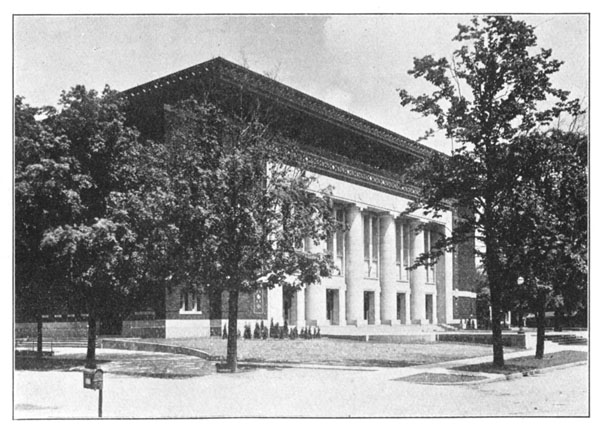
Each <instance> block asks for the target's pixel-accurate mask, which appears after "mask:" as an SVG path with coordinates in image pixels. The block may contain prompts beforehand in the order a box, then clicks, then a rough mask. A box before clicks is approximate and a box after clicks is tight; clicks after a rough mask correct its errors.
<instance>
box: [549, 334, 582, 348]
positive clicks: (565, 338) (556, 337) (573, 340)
mask: <svg viewBox="0 0 600 431" xmlns="http://www.w3.org/2000/svg"><path fill="white" fill-rule="evenodd" d="M544 339H545V340H547V341H551V342H553V343H556V344H561V345H577V346H587V344H588V340H587V338H585V337H582V336H580V335H575V334H551V335H546V336H545V337H544Z"/></svg>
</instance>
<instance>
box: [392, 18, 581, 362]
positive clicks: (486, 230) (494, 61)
mask: <svg viewBox="0 0 600 431" xmlns="http://www.w3.org/2000/svg"><path fill="white" fill-rule="evenodd" d="M454 40H455V41H458V42H460V43H462V46H461V47H460V48H459V49H457V50H456V51H454V54H453V56H452V58H451V59H450V60H448V59H446V58H440V59H434V58H433V57H432V56H425V57H423V58H420V59H415V60H414V67H413V69H412V70H410V71H409V74H411V75H413V76H414V77H415V78H423V79H425V80H426V81H427V82H429V83H430V84H431V85H432V86H433V87H434V91H433V92H432V93H431V94H423V95H420V96H412V95H410V94H409V93H408V92H407V91H406V90H399V95H400V99H401V104H402V105H403V106H407V105H410V106H411V109H412V110H413V111H415V112H418V113H420V114H422V115H424V116H431V117H433V119H434V120H435V123H436V126H437V127H438V128H439V129H441V130H443V131H444V132H445V136H446V137H447V138H449V139H452V140H453V142H455V143H456V148H455V150H454V151H453V154H452V155H451V156H450V157H445V156H443V155H440V154H434V155H433V156H432V157H431V159H430V160H428V161H427V162H426V163H424V164H422V165H421V166H419V167H418V168H416V169H415V172H414V178H415V179H416V180H417V181H418V182H419V183H420V185H421V186H422V192H421V196H420V199H418V200H417V202H416V203H415V207H417V206H421V207H424V208H425V210H426V212H427V213H433V214H434V215H438V214H439V213H440V211H443V210H445V209H447V207H448V205H454V206H455V207H458V208H462V209H464V211H463V213H462V214H461V217H460V218H459V219H458V220H456V223H455V224H453V230H452V233H451V235H449V236H448V237H445V238H441V239H440V240H439V241H438V242H437V244H436V247H435V248H434V250H433V251H432V252H431V253H428V254H425V255H421V256H420V258H419V259H418V260H417V262H416V263H417V264H430V262H431V259H432V258H436V257H437V256H439V255H440V254H441V253H442V252H443V251H444V250H446V249H452V247H453V246H454V245H455V244H457V243H461V242H464V241H466V240H467V239H471V238H472V237H473V236H474V235H476V236H477V237H478V239H479V240H480V241H481V242H482V243H483V244H484V246H485V249H484V250H475V252H476V253H477V254H479V255H480V256H481V258H482V263H483V266H484V268H485V271H486V274H487V277H488V281H489V289H490V301H491V308H492V334H493V353H494V364H495V365H496V366H503V365H504V355H503V345H502V327H501V314H502V312H503V308H504V309H505V308H506V306H507V303H508V302H509V299H510V297H509V295H507V293H508V292H510V291H511V289H512V286H514V285H515V284H516V277H512V276H511V277H507V274H506V271H505V269H506V262H505V260H506V255H505V254H504V251H505V249H506V248H505V247H504V244H502V237H503V235H504V234H503V229H505V228H506V225H505V224H504V220H505V218H504V216H505V214H506V213H510V212H511V211H513V210H512V207H511V205H512V202H511V196H512V194H511V190H512V187H513V185H514V184H515V181H516V177H515V176H514V175H513V172H512V170H511V169H508V168H509V166H508V165H507V163H506V162H507V160H508V157H507V153H508V151H509V148H510V146H511V144H512V143H514V141H515V139H516V138H518V137H520V136H523V135H527V134H528V133H531V132H533V131H535V130H537V129H539V128H543V127H546V126H548V125H550V124H551V123H552V122H553V121H554V120H556V118H557V117H558V116H559V115H560V114H561V113H567V114H570V115H577V114H579V113H580V108H579V103H578V101H577V100H568V92H566V91H563V90H560V89H557V88H555V87H554V86H553V85H552V83H551V81H550V77H551V76H552V74H553V73H555V72H557V71H558V70H559V68H560V65H561V62H560V61H558V60H554V59H551V50H546V49H541V50H540V52H539V53H534V48H535V47H536V36H535V34H534V27H532V26H530V25H528V24H526V23H525V22H523V21H517V20H514V19H513V18H512V17H510V16H486V17H482V18H480V17H475V18H473V20H472V21H471V23H470V24H467V25H459V26H458V34H457V35H456V37H455V38H454Z"/></svg>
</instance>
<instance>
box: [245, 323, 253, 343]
mask: <svg viewBox="0 0 600 431" xmlns="http://www.w3.org/2000/svg"><path fill="white" fill-rule="evenodd" d="M244 339H245V340H250V339H252V329H251V328H250V325H248V324H246V325H244Z"/></svg>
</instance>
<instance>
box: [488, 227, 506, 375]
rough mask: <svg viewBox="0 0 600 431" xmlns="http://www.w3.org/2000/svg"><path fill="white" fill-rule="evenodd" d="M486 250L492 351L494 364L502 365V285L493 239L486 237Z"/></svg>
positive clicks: (501, 275) (496, 365)
mask: <svg viewBox="0 0 600 431" xmlns="http://www.w3.org/2000/svg"><path fill="white" fill-rule="evenodd" d="M485 245H486V250H487V264H486V269H487V273H488V282H489V287H490V305H491V308H492V322H491V323H492V350H493V353H494V366H495V367H504V347H503V342H502V287H503V274H501V273H500V272H501V271H500V269H501V265H500V262H499V259H498V256H497V254H496V250H497V245H496V244H495V241H494V240H493V239H490V238H488V241H486V243H485Z"/></svg>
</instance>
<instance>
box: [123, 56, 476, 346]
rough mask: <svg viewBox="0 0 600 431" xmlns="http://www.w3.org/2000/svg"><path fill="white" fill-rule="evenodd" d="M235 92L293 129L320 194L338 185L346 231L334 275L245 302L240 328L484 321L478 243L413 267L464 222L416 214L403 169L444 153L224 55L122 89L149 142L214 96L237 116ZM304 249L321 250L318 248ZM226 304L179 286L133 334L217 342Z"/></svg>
mask: <svg viewBox="0 0 600 431" xmlns="http://www.w3.org/2000/svg"><path fill="white" fill-rule="evenodd" d="M231 94H236V96H235V98H238V99H239V98H242V99H244V100H246V101H248V103H256V101H259V102H260V104H261V106H262V107H267V108H268V109H267V110H268V111H270V112H271V113H274V115H272V118H271V120H270V123H271V125H272V127H282V128H283V127H285V129H286V133H285V139H286V140H291V141H293V142H294V143H295V144H296V147H295V148H297V150H296V151H297V152H298V153H297V154H295V156H296V157H298V156H301V157H302V158H303V160H304V162H305V164H306V166H308V170H309V173H310V174H312V175H313V176H314V177H315V178H316V179H315V181H314V183H313V186H314V187H315V190H321V189H323V188H324V187H327V186H330V187H331V190H332V197H333V201H334V212H335V217H336V219H337V220H338V221H340V222H342V223H343V224H345V225H346V227H347V228H346V229H345V230H340V231H338V232H336V233H335V235H333V236H332V237H331V238H330V239H329V241H327V243H326V244H323V245H322V246H320V247H319V248H320V250H319V251H327V252H329V253H330V254H331V255H332V256H333V258H334V260H335V264H336V267H337V270H336V273H335V275H333V276H332V277H330V278H326V279H323V281H322V283H321V284H316V285H309V286H302V287H301V289H300V290H298V291H296V292H287V293H284V291H283V289H281V288H275V289H271V290H266V291H258V292H255V293H253V294H247V295H242V296H241V299H240V314H239V326H240V327H241V326H243V325H244V324H245V323H249V324H251V325H252V326H254V323H255V322H260V321H264V322H265V323H267V324H269V323H270V322H271V320H272V321H273V322H279V323H280V324H283V323H284V322H287V323H288V325H291V326H294V325H298V326H299V327H305V326H319V327H326V326H330V325H339V326H345V325H352V326H363V325H427V324H429V325H436V324H442V323H445V324H456V323H458V322H459V321H460V320H461V319H468V318H473V316H475V315H476V313H475V292H474V286H472V279H473V274H474V273H475V260H474V255H473V244H465V245H463V246H461V247H459V248H457V249H456V250H455V251H454V252H446V253H445V254H444V255H443V256H442V257H441V258H440V259H439V260H438V262H437V263H436V264H435V265H433V266H430V267H419V268H417V269H414V270H408V269H407V267H409V266H410V265H412V263H413V260H414V259H415V257H417V256H418V255H419V254H421V253H422V252H424V251H426V250H428V249H429V248H430V247H431V245H432V244H434V243H435V241H436V239H437V238H438V237H439V236H441V235H446V234H448V233H449V232H450V231H451V229H452V223H453V219H454V218H455V217H456V214H455V212H454V210H452V209H448V210H447V211H446V212H445V213H444V214H443V215H442V217H441V218H436V219H430V218H427V217H426V216H424V215H423V214H420V213H418V212H417V213H410V214H407V213H406V210H407V208H408V205H409V204H410V202H411V201H412V200H413V199H414V198H415V197H416V196H417V194H418V189H417V188H416V187H415V186H414V185H411V184H409V183H408V182H406V181H405V180H404V177H403V174H404V173H405V171H406V169H407V168H408V167H409V166H410V165H411V164H413V163H415V162H417V161H419V160H421V159H423V158H425V157H428V156H429V155H430V154H431V153H432V152H433V151H435V150H433V149H431V148H429V147H426V146H424V145H421V144H419V143H417V142H414V141H412V140H410V139H407V138H405V137H403V136H401V135H399V134H396V133H394V132H391V131H389V130H386V129H384V128H382V127H380V126H377V125H375V124H373V123H371V122H369V121H366V120H364V119H362V118H359V117H357V116H355V115H352V114H350V113H348V112H345V111H343V110H341V109H338V108H336V107H334V106H332V105H329V104H327V103H325V102H323V101H321V100H319V99H316V98H314V97H311V96H309V95H307V94H304V93H302V92H300V91H297V90H295V89H293V88H290V87H288V86H286V85H284V84H281V83H279V82H277V81H275V80H273V79H270V78H268V77H265V76H263V75H260V74H257V73H255V72H252V71H250V70H248V69H246V68H244V67H241V66H238V65H236V64H234V63H231V62H229V61H227V60H224V59H222V58H215V59H213V60H210V61H207V62H205V63H201V64H198V65H196V66H193V67H190V68H188V69H185V70H182V71H180V72H176V73H173V74H171V75H168V76H165V77H162V78H159V79H156V80H154V81H151V82H148V83H145V84H142V85H140V86H137V87H135V88H132V89H130V90H127V91H124V92H123V95H124V96H125V97H127V99H128V100H129V102H130V103H129V105H130V108H129V112H128V118H130V119H131V121H132V123H133V124H134V125H135V126H136V127H137V128H138V129H139V130H140V132H141V133H142V135H143V136H144V137H147V138H151V139H158V140H160V139H165V137H166V136H168V134H169V133H172V132H173V130H170V127H172V126H171V125H170V122H169V106H172V105H173V104H175V103H177V102H178V101H180V100H184V99H187V98H189V97H190V96H195V97H196V98H198V99H199V100H202V99H203V98H206V97H210V98H212V99H213V100H215V101H216V102H217V103H218V104H219V105H220V106H221V107H222V108H223V109H224V110H227V109H229V108H231V105H228V103H229V102H231V101H228V100H227V99H228V98H231ZM207 95H208V96H207ZM236 103H237V102H236ZM423 225H424V226H425V227H424V228H421V229H418V228H417V227H418V226H423ZM306 246H307V247H308V248H309V249H311V248H313V251H316V250H314V248H315V246H314V245H313V244H312V241H306ZM225 295H226V294H225ZM226 304H227V301H226V300H224V298H223V297H220V298H214V297H209V296H208V295H204V294H193V293H184V292H183V291H178V290H177V289H170V290H167V291H166V292H165V297H164V300H161V301H158V302H157V303H156V304H154V305H153V306H152V307H150V308H149V309H148V310H145V311H140V312H139V313H135V314H134V315H133V316H130V318H128V319H127V320H126V321H124V322H123V335H131V336H164V337H168V338H169V337H186V336H190V337H191V336H199V335H209V334H213V335H216V334H218V333H219V332H220V330H221V328H222V327H223V326H224V324H225V323H226V322H227V320H226V319H227V313H226Z"/></svg>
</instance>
